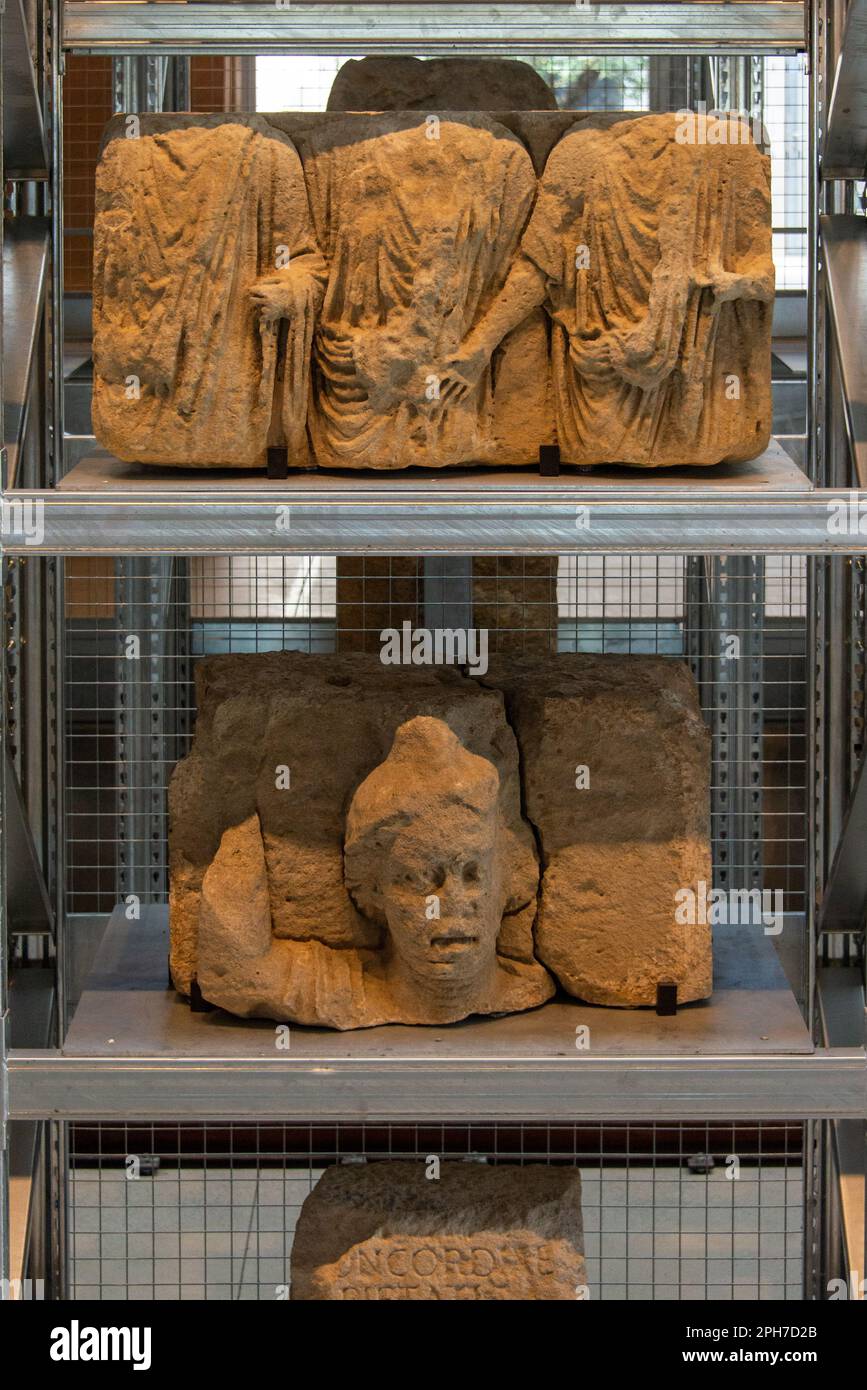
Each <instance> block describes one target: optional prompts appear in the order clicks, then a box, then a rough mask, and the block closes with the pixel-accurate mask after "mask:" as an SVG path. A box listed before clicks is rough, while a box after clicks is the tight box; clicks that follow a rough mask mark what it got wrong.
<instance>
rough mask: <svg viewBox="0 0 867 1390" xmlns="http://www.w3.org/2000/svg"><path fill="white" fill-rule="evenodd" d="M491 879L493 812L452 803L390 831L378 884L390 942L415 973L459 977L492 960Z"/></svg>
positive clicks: (496, 920) (495, 918)
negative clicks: (446, 811)
mask: <svg viewBox="0 0 867 1390" xmlns="http://www.w3.org/2000/svg"><path fill="white" fill-rule="evenodd" d="M496 879H497V856H496V817H495V814H491V815H481V814H479V813H478V812H473V811H469V810H463V811H458V810H455V811H454V812H453V813H452V814H451V815H450V816H449V818H448V821H446V820H445V819H444V818H441V817H433V816H432V817H430V819H429V820H428V821H427V823H426V824H420V823H419V822H416V823H415V824H414V825H412V826H410V827H408V828H407V829H406V830H404V831H401V832H400V833H399V834H398V835H397V836H396V837H395V840H394V842H393V844H392V847H391V852H390V854H389V856H388V862H387V865H386V867H385V873H384V874H383V876H382V883H381V890H382V897H383V903H384V907H385V915H386V920H387V922H388V929H389V932H390V934H391V938H392V942H393V945H394V949H395V951H396V953H397V954H398V956H400V957H401V959H402V961H403V962H404V964H405V965H406V966H407V967H408V968H409V970H411V971H412V973H413V974H414V975H416V976H418V975H422V976H426V977H427V978H429V979H430V980H431V981H434V980H438V981H442V982H445V981H448V980H453V981H454V982H455V983H456V984H457V983H461V982H466V981H469V980H472V979H473V978H474V977H475V976H476V975H478V974H480V973H482V972H483V971H484V970H485V969H486V968H487V967H488V966H489V965H490V964H491V963H492V961H493V959H494V956H495V953H496V942H497V932H498V930H499V926H500V918H501V911H502V904H501V901H500V892H499V888H498V884H497V881H496Z"/></svg>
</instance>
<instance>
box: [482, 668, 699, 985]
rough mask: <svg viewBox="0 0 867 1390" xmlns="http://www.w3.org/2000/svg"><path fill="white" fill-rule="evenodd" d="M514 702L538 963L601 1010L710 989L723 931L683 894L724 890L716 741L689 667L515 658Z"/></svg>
mask: <svg viewBox="0 0 867 1390" xmlns="http://www.w3.org/2000/svg"><path fill="white" fill-rule="evenodd" d="M484 680H485V682H486V683H488V682H490V684H491V685H493V686H495V687H496V688H497V689H498V690H502V691H503V692H504V693H505V696H506V707H507V710H508V716H509V721H510V724H511V726H512V728H513V729H514V731H515V734H516V737H517V740H518V745H519V748H520V754H521V766H522V769H523V795H524V807H525V814H526V815H527V817H528V819H529V820H530V821H531V823H532V825H533V827H534V829H535V831H536V833H537V835H538V838H539V847H540V853H541V859H542V883H541V892H540V899H539V912H538V915H537V918H536V923H535V932H534V936H535V947H536V955H537V956H538V957H539V959H540V960H541V961H543V962H544V964H545V965H547V967H548V969H549V970H551V971H552V972H553V974H554V975H555V976H556V977H557V979H558V980H559V982H560V984H561V985H562V986H563V988H564V989H566V990H567V991H568V992H569V993H570V994H573V995H575V996H576V997H577V998H579V999H583V1000H586V1001H587V1002H588V1003H590V1004H614V1005H621V1006H622V1005H633V1006H635V1005H653V1004H655V1002H656V988H657V984H659V983H661V982H666V981H667V982H670V983H674V984H676V985H677V999H678V1003H686V1002H688V1001H690V1000H694V999H704V998H706V997H707V996H708V995H709V994H710V993H711V988H712V941H711V928H710V926H709V925H708V924H707V923H704V924H702V923H700V922H699V923H697V924H696V925H686V924H683V923H679V922H678V921H677V920H676V915H675V911H674V895H675V893H676V892H678V891H679V890H682V889H692V890H694V891H695V892H696V893H698V884H699V883H700V882H702V881H703V882H704V883H705V884H709V883H711V882H712V869H711V854H710V735H709V732H708V730H707V728H706V726H705V724H704V723H703V721H702V718H701V711H700V709H699V703H698V695H697V691H696V687H695V682H694V681H693V679H692V676H691V675H690V672H689V671H688V669H687V668H686V666H684V665H682V664H680V663H679V662H672V661H670V660H667V659H665V658H662V657H634V656H595V655H586V656H585V655H576V656H555V657H551V658H549V660H548V661H542V662H540V661H538V660H536V659H529V658H525V659H522V658H520V657H514V658H512V659H510V660H509V662H508V663H505V662H503V663H499V662H494V663H493V664H492V666H491V670H490V671H489V672H488V674H487V675H486V676H485V677H484Z"/></svg>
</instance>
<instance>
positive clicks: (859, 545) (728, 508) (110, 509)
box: [3, 484, 867, 555]
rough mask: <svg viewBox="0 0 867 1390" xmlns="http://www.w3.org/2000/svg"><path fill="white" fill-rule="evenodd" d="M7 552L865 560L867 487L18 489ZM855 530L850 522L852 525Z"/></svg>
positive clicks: (7, 515)
mask: <svg viewBox="0 0 867 1390" xmlns="http://www.w3.org/2000/svg"><path fill="white" fill-rule="evenodd" d="M3 507H4V516H3V531H4V535H3V548H4V550H5V551H6V553H7V554H19V555H28V554H29V555H38V554H49V555H133V554H162V555H186V554H197V553H198V554H247V555H254V554H266V553H269V552H270V553H275V554H277V553H279V554H299V555H308V554H314V555H316V554H329V555H334V554H336V555H364V554H371V555H468V554H473V555H540V554H541V555H560V554H574V553H578V552H580V551H588V552H596V553H601V552H613V551H629V552H632V553H646V554H685V553H704V554H709V555H721V554H732V553H738V552H740V553H742V554H756V553H766V554H773V553H777V554H828V553H833V552H836V553H839V554H855V555H857V554H863V553H864V552H865V551H867V499H865V498H864V494H863V493H859V492H857V491H847V490H842V489H841V490H840V491H839V492H836V491H815V492H810V493H804V494H801V495H795V496H792V495H791V494H789V495H781V496H767V495H763V496H762V497H756V495H755V494H754V493H744V494H738V493H733V494H729V495H727V497H726V498H725V500H720V499H718V498H710V499H703V498H701V497H700V496H696V495H691V496H690V495H685V494H680V495H677V494H675V495H672V494H669V495H667V496H660V495H659V494H653V493H646V492H643V493H642V494H641V496H640V497H637V496H636V494H635V492H634V491H633V492H631V493H623V494H620V495H615V496H606V497H602V498H600V497H598V496H593V495H592V494H590V493H588V490H587V489H586V487H585V488H582V487H581V486H580V485H574V486H570V485H565V486H560V487H559V488H558V489H557V490H556V491H553V490H552V491H545V490H544V489H540V488H535V489H532V490H530V491H529V492H528V493H527V494H526V495H523V496H522V495H520V493H519V494H518V495H514V494H511V495H506V496H503V495H502V494H499V493H497V492H493V493H491V492H488V493H486V492H485V490H484V488H480V489H479V491H478V492H477V493H473V494H467V493H462V494H461V495H460V496H455V495H451V496H450V495H449V493H448V490H447V489H446V488H442V489H440V490H439V491H437V492H436V493H433V492H431V493H427V494H425V493H421V492H420V491H419V490H405V491H403V492H401V490H400V489H399V488H395V489H394V490H393V491H390V492H387V493H385V494H383V493H382V492H377V493H376V494H375V495H374V496H370V495H365V491H364V487H363V485H361V486H359V485H358V484H356V486H355V487H349V486H347V488H346V489H345V490H342V489H341V490H337V489H334V490H331V491H329V492H328V494H327V495H326V494H323V493H322V492H319V493H317V492H315V491H314V490H311V489H306V490H304V491H301V490H300V489H299V490H295V491H292V492H286V493H282V494H281V493H280V492H274V491H271V492H268V493H267V494H263V493H261V492H259V493H255V492H253V491H250V492H240V493H233V494H230V495H224V496H223V497H222V498H220V499H214V498H213V497H212V496H206V495H205V496H196V495H188V496H186V497H185V496H184V495H183V494H180V495H179V494H177V493H175V494H174V495H171V496H168V497H163V498H161V499H160V500H154V499H153V497H152V496H151V497H148V498H146V499H145V498H142V497H140V496H138V497H137V496H135V495H130V496H129V497H128V498H127V499H126V500H125V501H118V499H117V497H116V495H115V496H112V495H110V496H102V497H100V496H94V495H91V496H87V495H81V494H76V495H75V496H69V495H63V494H57V493H51V492H22V493H14V494H8V495H7V498H6V499H4V502H3ZM842 528H845V529H842Z"/></svg>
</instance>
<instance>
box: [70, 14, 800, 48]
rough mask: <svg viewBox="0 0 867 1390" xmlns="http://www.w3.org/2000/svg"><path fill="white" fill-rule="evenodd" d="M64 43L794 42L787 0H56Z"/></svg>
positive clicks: (796, 19)
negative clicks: (590, 0)
mask: <svg viewBox="0 0 867 1390" xmlns="http://www.w3.org/2000/svg"><path fill="white" fill-rule="evenodd" d="M63 18H64V31H63V44H64V47H65V48H66V50H67V51H70V52H74V53H112V54H141V53H144V52H147V51H149V50H150V51H158V52H160V53H179V54H196V53H339V54H353V53H355V54H366V53H411V54H420V53H431V54H439V53H446V54H460V53H468V54H469V53H476V54H478V53H497V54H507V55H515V54H520V53H533V54H537V53H538V54H542V53H556V54H566V53H605V52H607V53H623V52H627V51H630V50H634V51H636V52H642V53H654V52H664V53H668V54H675V53H705V54H714V53H718V54H738V53H744V54H753V53H794V52H797V51H799V50H801V49H803V48H804V47H805V24H804V6H803V4H801V3H794V2H793V0H764V2H762V0H733V2H730V3H719V2H718V0H714V2H711V0H705V3H698V4H692V3H686V2H685V0H684V3H679V2H675V3H667V4H650V3H646V2H645V0H641V2H640V3H636V2H635V0H631V3H627V4H617V5H611V4H602V5H595V4H594V5H581V4H575V3H573V0H569V3H548V4H529V5H521V4H512V3H506V4H497V3H486V0H476V2H475V3H471V4H448V3H446V4H436V5H433V4H424V3H415V4H408V3H403V0H398V3H383V0H380V2H379V3H361V4H352V5H350V4H316V3H313V4H310V3H308V4H303V3H296V0H292V3H291V5H290V4H287V5H286V6H285V8H284V7H283V6H279V5H276V4H274V3H273V0H270V3H259V4H231V3H230V4H196V3H189V4H175V3H163V4H159V5H153V4H146V3H140V2H139V0H132V3H125V4H114V3H111V0H67V2H66V3H65V4H64V6H63Z"/></svg>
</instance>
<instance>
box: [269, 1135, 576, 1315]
mask: <svg viewBox="0 0 867 1390" xmlns="http://www.w3.org/2000/svg"><path fill="white" fill-rule="evenodd" d="M290 1297H291V1298H292V1299H298V1300H325V1299H327V1300H332V1299H334V1300H336V1299H344V1300H350V1299H351V1300H356V1299H359V1300H385V1299H411V1300H416V1301H421V1300H434V1299H486V1300H493V1299H540V1300H559V1301H574V1300H575V1299H576V1298H578V1297H586V1270H585V1264H584V1234H583V1225H582V1219H581V1179H580V1176H579V1174H578V1171H577V1169H575V1168H560V1167H553V1166H552V1167H546V1166H544V1165H542V1164H532V1163H531V1164H527V1165H525V1166H520V1167H519V1166H517V1165H513V1164H498V1165H497V1166H496V1167H494V1166H490V1167H489V1166H488V1165H487V1164H482V1163H467V1162H449V1161H446V1162H443V1163H442V1165H441V1167H440V1172H439V1177H438V1178H434V1179H429V1178H428V1177H427V1176H426V1173H425V1165H424V1163H423V1162H422V1161H421V1160H418V1161H417V1162H415V1163H410V1162H394V1161H388V1162H376V1163H358V1164H356V1163H351V1164H343V1165H335V1166H333V1167H331V1168H327V1169H326V1170H325V1173H324V1174H323V1175H322V1177H321V1178H320V1179H319V1182H318V1183H317V1184H316V1186H315V1187H314V1189H313V1191H312V1192H311V1193H310V1195H309V1197H307V1198H306V1199H305V1202H304V1205H303V1206H302V1208H301V1214H300V1216H299V1218H298V1225H297V1227H296V1231H295V1239H294V1242H293V1246H292V1264H291V1292H290Z"/></svg>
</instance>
